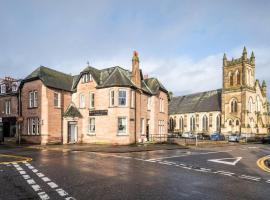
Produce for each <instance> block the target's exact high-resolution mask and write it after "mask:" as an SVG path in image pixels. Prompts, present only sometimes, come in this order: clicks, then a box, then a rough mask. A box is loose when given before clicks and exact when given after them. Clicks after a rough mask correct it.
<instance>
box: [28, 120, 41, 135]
mask: <svg viewBox="0 0 270 200" xmlns="http://www.w3.org/2000/svg"><path fill="white" fill-rule="evenodd" d="M34 126H35V133H34V131H33V130H34V128H33V127H34ZM27 134H28V135H40V121H39V118H38V117H30V118H28V119H27Z"/></svg>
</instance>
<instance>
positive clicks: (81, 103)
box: [79, 93, 85, 108]
mask: <svg viewBox="0 0 270 200" xmlns="http://www.w3.org/2000/svg"><path fill="white" fill-rule="evenodd" d="M79 98H80V99H79V104H80V105H79V107H80V108H85V95H84V94H83V93H81V94H80V95H79Z"/></svg>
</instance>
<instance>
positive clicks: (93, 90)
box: [20, 52, 168, 144]
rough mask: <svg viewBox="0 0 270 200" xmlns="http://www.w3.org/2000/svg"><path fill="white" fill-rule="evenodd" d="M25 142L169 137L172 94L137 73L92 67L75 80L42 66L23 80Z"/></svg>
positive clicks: (120, 141) (136, 64) (113, 141)
mask: <svg viewBox="0 0 270 200" xmlns="http://www.w3.org/2000/svg"><path fill="white" fill-rule="evenodd" d="M20 91H21V99H22V106H21V109H20V110H21V113H20V114H21V116H22V117H23V123H22V127H23V128H22V129H21V130H22V131H21V139H22V140H23V141H25V142H32V143H41V144H47V143H64V144H65V143H109V144H131V143H135V142H142V141H147V140H160V139H163V140H164V139H166V136H167V129H168V127H167V121H168V92H167V90H166V89H165V87H164V86H163V85H162V84H161V83H160V82H159V81H158V80H157V79H156V78H144V77H143V74H142V71H141V70H140V67H139V58H138V55H137V53H136V52H135V53H134V55H133V58H132V71H128V70H126V69H123V68H121V67H118V66H116V67H111V68H106V69H102V70H99V69H96V68H94V67H90V66H88V67H86V68H85V69H84V70H83V71H82V72H81V73H80V74H79V75H77V76H71V75H67V74H64V73H61V72H58V71H55V70H52V69H49V68H46V67H40V68H38V69H37V70H35V71H34V72H32V73H31V74H30V75H29V76H28V77H27V78H26V79H25V80H23V81H22V84H21V87H20Z"/></svg>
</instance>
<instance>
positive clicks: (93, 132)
mask: <svg viewBox="0 0 270 200" xmlns="http://www.w3.org/2000/svg"><path fill="white" fill-rule="evenodd" d="M91 122H93V124H92V123H91ZM93 128H94V129H93ZM95 134H96V118H94V117H90V118H89V121H88V135H95Z"/></svg>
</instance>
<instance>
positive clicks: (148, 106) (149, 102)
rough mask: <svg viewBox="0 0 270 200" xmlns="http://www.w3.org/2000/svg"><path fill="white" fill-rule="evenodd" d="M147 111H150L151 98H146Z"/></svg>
mask: <svg viewBox="0 0 270 200" xmlns="http://www.w3.org/2000/svg"><path fill="white" fill-rule="evenodd" d="M147 110H151V97H147Z"/></svg>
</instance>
